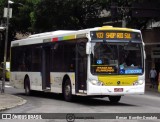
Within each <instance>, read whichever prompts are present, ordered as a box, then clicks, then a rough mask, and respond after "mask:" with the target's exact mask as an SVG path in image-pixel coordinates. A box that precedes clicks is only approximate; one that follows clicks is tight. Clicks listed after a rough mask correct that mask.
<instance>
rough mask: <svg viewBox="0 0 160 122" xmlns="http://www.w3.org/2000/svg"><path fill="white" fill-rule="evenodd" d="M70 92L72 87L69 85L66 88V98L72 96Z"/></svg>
mask: <svg viewBox="0 0 160 122" xmlns="http://www.w3.org/2000/svg"><path fill="white" fill-rule="evenodd" d="M70 91H71V87H70V85H67V86H66V87H65V94H66V96H69V95H70Z"/></svg>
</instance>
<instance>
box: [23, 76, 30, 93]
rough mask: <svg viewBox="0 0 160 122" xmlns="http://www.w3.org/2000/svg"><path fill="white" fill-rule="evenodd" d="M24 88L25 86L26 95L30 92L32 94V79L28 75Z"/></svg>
mask: <svg viewBox="0 0 160 122" xmlns="http://www.w3.org/2000/svg"><path fill="white" fill-rule="evenodd" d="M24 88H25V94H26V95H30V94H31V90H30V80H29V78H28V77H27V78H25V81H24Z"/></svg>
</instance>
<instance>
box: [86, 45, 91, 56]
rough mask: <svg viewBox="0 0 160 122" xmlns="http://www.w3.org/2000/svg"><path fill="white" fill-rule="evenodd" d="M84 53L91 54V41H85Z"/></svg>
mask: <svg viewBox="0 0 160 122" xmlns="http://www.w3.org/2000/svg"><path fill="white" fill-rule="evenodd" d="M86 54H88V55H89V54H91V43H89V42H87V43H86Z"/></svg>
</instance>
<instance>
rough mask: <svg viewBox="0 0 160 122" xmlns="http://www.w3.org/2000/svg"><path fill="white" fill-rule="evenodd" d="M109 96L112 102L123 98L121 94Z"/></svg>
mask: <svg viewBox="0 0 160 122" xmlns="http://www.w3.org/2000/svg"><path fill="white" fill-rule="evenodd" d="M108 98H109V100H110V102H111V103H118V102H119V101H120V99H121V96H109V97H108Z"/></svg>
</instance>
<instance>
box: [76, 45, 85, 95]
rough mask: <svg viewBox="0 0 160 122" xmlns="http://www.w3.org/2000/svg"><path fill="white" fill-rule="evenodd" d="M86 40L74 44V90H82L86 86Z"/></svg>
mask: <svg viewBox="0 0 160 122" xmlns="http://www.w3.org/2000/svg"><path fill="white" fill-rule="evenodd" d="M86 80H87V55H86V42H78V43H77V45H76V92H77V93H78V92H84V90H86V86H87V82H86Z"/></svg>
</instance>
